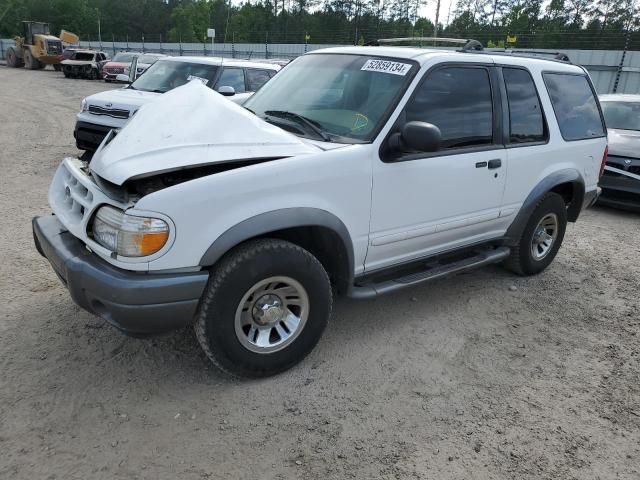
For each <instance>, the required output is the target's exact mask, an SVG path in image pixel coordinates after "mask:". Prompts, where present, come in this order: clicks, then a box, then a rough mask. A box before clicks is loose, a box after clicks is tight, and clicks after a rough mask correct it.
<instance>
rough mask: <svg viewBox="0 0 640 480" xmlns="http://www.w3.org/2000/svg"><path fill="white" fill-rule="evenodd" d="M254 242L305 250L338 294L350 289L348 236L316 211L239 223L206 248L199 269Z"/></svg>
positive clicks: (335, 221) (342, 226)
mask: <svg viewBox="0 0 640 480" xmlns="http://www.w3.org/2000/svg"><path fill="white" fill-rule="evenodd" d="M256 238H278V239H281V240H287V241H290V242H292V243H295V244H296V245H299V246H301V247H302V248H305V249H306V250H308V251H309V252H311V253H312V254H313V255H314V256H315V257H316V258H317V259H318V260H319V261H320V263H322V265H323V267H324V268H325V270H326V271H327V273H328V274H329V277H330V278H331V281H332V283H333V284H334V285H336V287H337V289H338V292H339V293H341V294H344V293H347V292H348V291H349V289H350V288H351V286H352V285H353V277H354V253H353V242H352V240H351V235H350V234H349V231H348V229H347V227H346V226H345V224H344V223H343V222H342V220H340V219H339V218H338V217H337V216H335V215H334V214H332V213H330V212H327V211H326V210H321V209H317V208H302V207H301V208H286V209H281V210H274V211H270V212H265V213H261V214H259V215H256V216H254V217H251V218H248V219H246V220H243V221H242V222H240V223H238V224H237V225H235V226H233V227H231V228H229V229H228V230H227V231H225V232H224V233H223V234H222V235H220V236H219V237H218V238H217V239H216V240H215V241H214V242H213V243H212V244H211V245H210V246H209V248H208V249H207V251H206V252H205V253H204V255H203V256H202V258H201V259H200V266H202V267H211V266H213V265H215V264H216V263H217V262H218V261H219V260H220V259H221V258H222V257H223V256H224V255H225V254H227V253H228V252H229V251H230V250H231V249H233V248H234V247H236V246H238V245H240V244H242V243H244V242H246V241H248V240H253V239H256Z"/></svg>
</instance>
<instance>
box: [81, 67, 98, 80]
mask: <svg viewBox="0 0 640 480" xmlns="http://www.w3.org/2000/svg"><path fill="white" fill-rule="evenodd" d="M84 75H85V77H87V79H89V80H97V79H98V71H97V70H96V69H95V68H93V67H87V68H86V69H85V71H84Z"/></svg>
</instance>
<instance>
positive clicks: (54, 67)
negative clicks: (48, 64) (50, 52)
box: [53, 63, 62, 72]
mask: <svg viewBox="0 0 640 480" xmlns="http://www.w3.org/2000/svg"><path fill="white" fill-rule="evenodd" d="M53 69H54V70H55V71H56V72H59V71H61V70H62V65H60V64H59V63H54V64H53Z"/></svg>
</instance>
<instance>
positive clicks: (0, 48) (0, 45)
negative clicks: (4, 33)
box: [0, 38, 4, 60]
mask: <svg viewBox="0 0 640 480" xmlns="http://www.w3.org/2000/svg"><path fill="white" fill-rule="evenodd" d="M3 58H4V42H3V41H2V39H1V38H0V60H1V59H3Z"/></svg>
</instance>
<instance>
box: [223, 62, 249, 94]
mask: <svg viewBox="0 0 640 480" xmlns="http://www.w3.org/2000/svg"><path fill="white" fill-rule="evenodd" d="M220 87H233V89H234V90H235V91H236V93H243V92H244V91H245V89H244V71H243V70H242V68H225V69H224V70H222V74H221V75H220V79H219V80H218V87H217V88H220Z"/></svg>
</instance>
